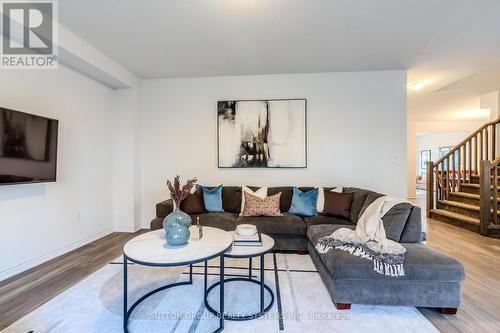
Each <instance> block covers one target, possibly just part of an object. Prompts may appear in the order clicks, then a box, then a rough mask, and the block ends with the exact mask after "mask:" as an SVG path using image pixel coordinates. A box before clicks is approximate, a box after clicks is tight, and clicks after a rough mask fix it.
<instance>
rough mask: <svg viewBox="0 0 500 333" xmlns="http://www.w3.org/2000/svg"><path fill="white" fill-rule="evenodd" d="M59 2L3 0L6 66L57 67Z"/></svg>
mask: <svg viewBox="0 0 500 333" xmlns="http://www.w3.org/2000/svg"><path fill="white" fill-rule="evenodd" d="M56 13H57V3H56V2H55V1H51V0H43V1H41V0H40V1H39V0H31V1H19V0H14V1H13V0H10V1H3V2H2V32H3V33H2V34H3V38H2V54H1V62H0V68H2V69H55V68H57V53H56V51H57V45H55V43H56V42H57V40H56V39H57V29H56V28H57V17H56Z"/></svg>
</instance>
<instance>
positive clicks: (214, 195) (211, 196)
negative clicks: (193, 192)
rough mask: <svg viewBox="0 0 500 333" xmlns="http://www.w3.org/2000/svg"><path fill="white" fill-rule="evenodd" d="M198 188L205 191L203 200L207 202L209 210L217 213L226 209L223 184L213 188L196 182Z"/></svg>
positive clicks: (206, 206)
mask: <svg viewBox="0 0 500 333" xmlns="http://www.w3.org/2000/svg"><path fill="white" fill-rule="evenodd" d="M196 188H199V189H201V191H202V192H203V201H204V202H205V209H206V210H207V212H212V213H216V212H223V211H224V209H223V208H222V184H220V185H219V186H217V187H214V188H213V189H211V190H210V189H208V188H206V187H205V186H201V185H198V184H196Z"/></svg>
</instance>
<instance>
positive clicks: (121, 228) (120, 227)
mask: <svg viewBox="0 0 500 333" xmlns="http://www.w3.org/2000/svg"><path fill="white" fill-rule="evenodd" d="M140 229H142V226H141V225H140V224H137V225H134V226H133V227H131V226H129V225H115V227H114V230H115V232H136V231H137V230H140Z"/></svg>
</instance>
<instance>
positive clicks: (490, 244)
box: [414, 193, 500, 333]
mask: <svg viewBox="0 0 500 333" xmlns="http://www.w3.org/2000/svg"><path fill="white" fill-rule="evenodd" d="M414 203H415V204H417V205H419V206H420V207H421V208H422V211H423V212H425V195H424V194H422V193H420V194H418V195H417V199H416V200H414ZM424 215H425V214H424ZM424 218H425V216H424ZM427 222H428V223H427V224H428V231H427V234H428V242H427V244H428V245H429V246H431V247H433V248H435V249H437V250H439V251H441V252H443V253H446V254H448V255H450V256H451V257H454V258H455V259H457V260H459V261H460V262H462V263H463V264H464V266H465V281H464V282H463V284H462V305H461V307H460V309H459V310H458V313H457V314H456V315H454V316H452V315H441V314H440V313H438V312H437V311H435V310H432V309H419V310H420V312H421V313H422V314H423V315H424V316H425V317H426V318H427V319H429V320H430V321H431V322H432V323H433V324H434V326H436V327H437V328H438V329H439V330H440V331H441V332H446V333H448V332H451V333H454V332H471V333H479V332H484V333H498V332H500V239H494V238H489V237H483V236H481V235H479V234H476V233H474V232H472V231H468V230H465V229H462V228H459V227H456V226H452V225H449V224H446V223H443V222H440V221H437V220H434V219H427Z"/></svg>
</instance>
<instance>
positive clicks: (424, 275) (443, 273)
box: [307, 225, 465, 282]
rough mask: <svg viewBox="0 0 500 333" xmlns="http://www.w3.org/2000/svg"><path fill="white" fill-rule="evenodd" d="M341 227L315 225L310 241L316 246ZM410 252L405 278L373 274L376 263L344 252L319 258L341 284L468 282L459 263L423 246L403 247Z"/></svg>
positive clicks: (406, 258) (310, 232)
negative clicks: (356, 282) (360, 282)
mask: <svg viewBox="0 0 500 333" xmlns="http://www.w3.org/2000/svg"><path fill="white" fill-rule="evenodd" d="M340 227H341V226H336V225H315V226H311V227H309V228H308V230H307V237H308V238H309V240H310V242H311V244H312V245H316V243H317V241H318V240H319V239H320V238H321V237H323V236H328V235H330V234H331V233H332V232H333V231H335V230H337V229H338V228H340ZM401 245H403V246H404V247H405V248H406V251H407V252H406V256H405V261H404V270H405V275H404V276H400V277H390V276H386V275H382V274H379V273H377V272H375V271H374V270H373V262H372V261H371V260H368V259H363V258H360V257H356V256H353V255H352V254H350V253H349V252H346V251H342V250H336V249H334V250H330V251H328V252H327V253H325V254H319V257H320V259H321V261H322V262H323V264H324V265H325V266H326V268H327V269H328V272H329V273H330V274H331V275H332V277H333V278H334V279H337V280H387V279H398V280H412V281H440V282H457V281H462V280H463V279H464V276H465V274H464V268H463V266H462V264H461V263H459V262H458V261H457V260H455V259H453V258H451V257H448V256H446V255H444V254H441V253H439V252H437V251H435V250H433V249H432V248H430V247H428V246H426V245H424V244H420V243H402V244H401Z"/></svg>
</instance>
